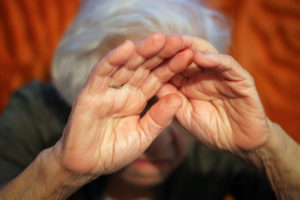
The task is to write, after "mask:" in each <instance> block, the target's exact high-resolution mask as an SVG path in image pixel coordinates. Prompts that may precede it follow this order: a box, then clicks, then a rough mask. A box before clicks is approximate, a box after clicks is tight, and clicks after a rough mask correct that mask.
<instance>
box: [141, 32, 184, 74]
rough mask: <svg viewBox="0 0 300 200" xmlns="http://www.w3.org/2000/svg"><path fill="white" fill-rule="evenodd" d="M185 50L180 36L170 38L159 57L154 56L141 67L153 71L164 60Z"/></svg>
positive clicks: (167, 39)
mask: <svg viewBox="0 0 300 200" xmlns="http://www.w3.org/2000/svg"><path fill="white" fill-rule="evenodd" d="M183 48H184V46H183V39H182V37H181V36H180V35H171V36H168V37H167V38H166V43H165V45H164V47H163V48H162V49H161V51H160V52H159V53H158V54H157V55H155V56H153V57H152V58H151V59H149V60H147V61H146V62H145V63H143V65H142V66H141V67H142V68H145V69H149V70H151V69H153V68H154V67H156V66H158V65H159V64H160V63H161V62H162V61H163V60H164V59H166V58H170V57H172V56H174V55H175V54H176V53H177V52H179V51H180V50H182V49H183Z"/></svg>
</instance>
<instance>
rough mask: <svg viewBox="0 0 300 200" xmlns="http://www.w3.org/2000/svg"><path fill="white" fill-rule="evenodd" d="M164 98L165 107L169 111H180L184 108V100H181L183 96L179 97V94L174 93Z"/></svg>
mask: <svg viewBox="0 0 300 200" xmlns="http://www.w3.org/2000/svg"><path fill="white" fill-rule="evenodd" d="M163 98H164V102H163V104H164V106H165V107H166V108H168V109H176V110H177V109H178V108H180V107H181V106H182V103H183V100H182V98H181V96H179V95H178V94H175V93H172V94H168V95H166V96H165V97H163Z"/></svg>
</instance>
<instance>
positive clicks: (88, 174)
mask: <svg viewBox="0 0 300 200" xmlns="http://www.w3.org/2000/svg"><path fill="white" fill-rule="evenodd" d="M220 17H221V16H220V15H219V14H217V13H215V12H213V11H211V10H209V9H207V8H204V7H203V6H202V5H201V4H200V3H199V2H195V1H192V0H190V1H188V0H169V1H167V0H165V1H153V0H144V1H141V0H127V1H121V0H114V1H109V0H107V1H103V0H102V1H97V0H87V1H84V2H83V4H82V7H81V10H80V12H79V13H78V16H77V18H76V20H75V21H74V23H73V24H72V26H71V27H70V28H69V29H68V31H67V33H66V35H65V37H64V38H63V40H62V42H61V44H60V46H59V48H58V50H57V53H56V56H55V58H54V61H53V67H52V72H53V83H54V85H55V89H54V88H53V87H52V86H45V85H41V84H40V83H33V84H31V85H29V86H26V87H25V88H23V89H21V90H20V91H19V92H17V93H16V94H15V96H14V97H13V98H12V100H11V104H10V105H9V107H8V108H7V109H6V111H5V113H4V115H3V117H2V119H1V126H0V132H1V134H0V144H1V148H2V151H1V154H0V155H1V160H0V162H1V163H0V170H1V173H0V174H1V175H0V177H1V183H6V184H5V185H3V187H2V188H1V190H0V196H1V198H2V199H20V198H22V199H66V198H68V197H70V199H183V198H186V199H199V198H204V199H222V198H224V195H226V194H228V193H231V194H232V195H234V196H235V197H236V198H241V199H247V198H248V199H250V198H255V199H259V198H272V191H271V189H270V188H268V185H267V184H265V183H264V182H263V181H262V180H260V179H259V178H257V177H256V175H255V174H254V172H253V171H252V170H250V169H249V168H248V167H246V166H245V165H243V164H242V163H240V162H239V161H238V160H236V159H235V158H234V157H232V156H231V155H229V154H226V153H221V152H215V151H213V150H210V149H208V148H206V147H205V146H208V147H210V148H213V149H216V150H221V151H226V152H230V153H231V154H234V155H237V156H239V157H240V158H242V159H244V160H245V161H247V162H248V163H251V164H252V165H254V166H255V167H256V168H257V169H258V170H259V171H260V172H261V173H262V174H264V175H265V176H266V177H267V178H268V179H269V181H270V183H271V186H272V188H273V190H274V191H275V193H276V195H277V196H278V198H282V199H293V198H294V199H295V198H297V196H298V195H299V185H300V184H299V180H300V170H299V160H300V159H299V155H300V152H299V146H298V144H296V143H295V142H294V141H293V140H292V139H291V138H289V137H288V135H287V134H286V133H285V132H284V131H283V130H282V129H281V128H280V127H279V126H278V125H276V124H274V123H273V122H271V121H270V120H269V119H268V118H267V116H266V115H265V113H264V109H263V107H262V105H261V102H260V99H259V97H258V94H257V92H256V89H255V84H254V80H253V78H252V77H251V76H250V75H249V73H248V72H247V71H245V70H244V69H243V68H242V67H241V66H240V65H239V64H238V63H237V62H236V61H235V60H234V59H233V58H231V57H229V56H226V55H223V54H221V53H218V51H217V50H216V49H215V48H214V47H213V45H214V46H215V47H217V49H219V50H224V49H225V48H226V46H227V41H228V30H227V29H224V27H222V26H221V24H220V23H219V22H220V21H219V20H218V19H221V18H220ZM174 34H175V35H174ZM188 35H193V36H188ZM145 37H146V39H143V38H145ZM200 38H202V39H200ZM203 39H206V40H207V41H209V42H210V43H212V44H213V45H211V44H210V43H209V42H207V41H205V40H203ZM112 49H114V50H112ZM99 60H100V61H99ZM56 90H58V92H59V94H58V93H56ZM60 96H61V97H62V98H60ZM70 105H73V106H72V110H71V108H70ZM193 143H196V145H195V146H193ZM202 144H204V145H205V146H203V145H202ZM25 168H26V169H25ZM9 180H11V181H10V182H8V181H9Z"/></svg>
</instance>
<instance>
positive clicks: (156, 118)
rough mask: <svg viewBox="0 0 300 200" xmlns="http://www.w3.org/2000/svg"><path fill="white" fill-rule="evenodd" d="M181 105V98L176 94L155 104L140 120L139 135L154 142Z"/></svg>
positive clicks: (165, 97)
mask: <svg viewBox="0 0 300 200" xmlns="http://www.w3.org/2000/svg"><path fill="white" fill-rule="evenodd" d="M181 105H182V98H181V97H180V96H179V95H177V94H169V95H166V96H164V97H163V98H161V99H160V100H159V101H158V102H157V103H155V104H154V105H153V106H152V107H151V108H150V109H149V110H148V112H147V113H146V114H145V115H144V116H143V117H142V118H141V119H140V121H139V128H140V134H144V135H145V136H146V138H149V139H150V141H149V142H152V140H154V139H155V138H156V137H157V136H158V135H159V133H160V132H161V131H162V130H164V129H165V128H166V127H167V126H168V125H169V124H170V123H171V122H172V119H173V117H174V116H175V114H176V112H177V110H178V109H179V108H180V107H181Z"/></svg>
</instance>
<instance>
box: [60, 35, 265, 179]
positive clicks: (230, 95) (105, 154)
mask: <svg viewBox="0 0 300 200" xmlns="http://www.w3.org/2000/svg"><path fill="white" fill-rule="evenodd" d="M201 52H202V53H201ZM192 61H193V62H194V63H193V64H192V65H190V64H191V63H192ZM154 95H157V96H158V97H159V99H160V100H159V101H158V102H157V103H155V104H154V105H153V106H152V107H151V108H150V109H149V110H148V111H147V113H146V114H145V115H144V116H143V117H141V116H140V113H141V112H142V111H143V109H144V107H145V105H146V103H147V101H148V100H149V99H150V98H151V97H153V96H154ZM175 115H176V117H177V119H178V121H179V122H180V123H181V124H182V125H183V126H184V127H185V128H186V129H187V130H189V131H190V132H191V134H193V135H194V136H195V137H196V138H197V139H198V140H199V141H200V142H202V143H205V144H207V145H209V146H211V147H213V148H216V149H221V150H227V151H230V152H238V151H244V150H251V149H254V148H257V147H259V146H260V145H262V144H264V143H265V142H266V141H267V138H268V137H269V136H268V123H267V118H266V116H265V113H264V110H263V107H262V105H261V103H260V100H259V97H258V94H257V92H256V89H255V84H254V81H253V78H252V77H251V76H250V75H249V73H248V72H247V71H245V70H244V69H243V68H242V67H241V66H240V65H239V64H238V63H237V62H236V61H235V60H234V59H233V58H231V57H229V56H227V55H222V54H220V53H217V51H216V50H215V49H214V48H213V47H212V46H211V45H210V44H209V43H208V42H206V41H204V40H200V39H198V38H195V37H189V36H178V35H175V36H169V37H165V36H164V35H162V34H159V33H157V34H154V35H152V36H150V37H148V38H147V39H145V40H144V41H141V42H140V43H138V44H137V45H134V44H133V43H132V42H130V41H126V42H124V43H123V44H122V45H120V46H119V47H118V48H116V49H115V50H113V51H112V52H110V53H109V54H108V55H107V56H106V57H104V58H103V59H102V60H101V61H100V62H99V63H98V64H97V66H95V68H94V70H93V71H92V72H91V74H90V76H89V78H88V80H87V83H86V85H85V87H84V88H83V90H82V91H81V93H80V94H79V96H78V98H77V100H76V101H75V103H74V106H73V110H72V113H71V116H70V119H69V122H68V124H67V126H66V128H65V131H64V134H63V137H62V138H61V140H60V141H59V142H58V143H57V144H56V146H55V152H56V155H57V156H58V158H59V160H60V163H61V165H62V166H63V167H64V168H66V169H68V170H70V171H72V172H74V173H77V174H89V175H91V176H93V177H97V176H99V175H101V174H108V173H112V172H114V171H116V170H119V169H120V168H122V167H124V166H126V165H128V164H129V163H131V162H132V161H133V160H135V159H136V158H138V157H139V156H140V155H141V154H142V153H143V152H144V151H145V150H146V149H147V147H148V146H149V145H150V144H151V143H152V141H153V140H154V139H155V138H156V137H157V136H158V135H159V133H161V132H162V131H163V130H164V129H165V128H166V127H168V126H169V124H170V123H171V121H172V118H173V117H174V116H175Z"/></svg>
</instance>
